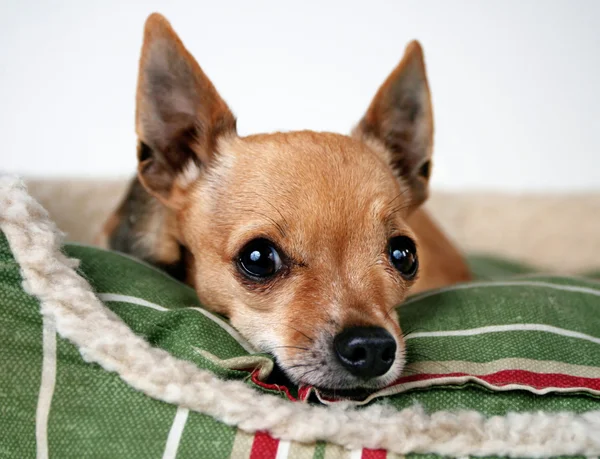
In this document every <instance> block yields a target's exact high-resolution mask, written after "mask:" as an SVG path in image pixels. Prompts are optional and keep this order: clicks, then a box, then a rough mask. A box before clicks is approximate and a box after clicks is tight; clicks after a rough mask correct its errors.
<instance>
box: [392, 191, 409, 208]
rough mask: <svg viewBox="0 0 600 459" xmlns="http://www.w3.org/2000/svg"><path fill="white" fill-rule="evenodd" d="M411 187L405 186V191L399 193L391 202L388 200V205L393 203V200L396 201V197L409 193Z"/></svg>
mask: <svg viewBox="0 0 600 459" xmlns="http://www.w3.org/2000/svg"><path fill="white" fill-rule="evenodd" d="M409 189H410V188H405V189H404V190H403V191H401V192H400V193H398V194H397V195H396V197H395V198H394V199H392V200H391V201H390V202H388V203H387V205H388V206H390V205H392V203H393V202H394V201H395V200H396V199H398V198H399V197H400V196H403V195H405V194H406V193H408V191H409Z"/></svg>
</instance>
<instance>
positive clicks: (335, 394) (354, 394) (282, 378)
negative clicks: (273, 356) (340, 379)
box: [265, 363, 385, 402]
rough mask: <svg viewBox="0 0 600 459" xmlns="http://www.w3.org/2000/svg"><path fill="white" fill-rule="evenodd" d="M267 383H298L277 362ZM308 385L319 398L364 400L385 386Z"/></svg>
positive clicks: (312, 399)
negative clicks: (336, 386) (337, 386)
mask: <svg viewBox="0 0 600 459" xmlns="http://www.w3.org/2000/svg"><path fill="white" fill-rule="evenodd" d="M265 382H266V383H267V384H271V385H276V386H280V387H288V388H289V387H295V386H297V385H298V384H297V383H295V382H294V381H292V380H291V379H290V377H289V376H288V375H287V373H286V372H285V371H284V370H283V368H282V367H281V366H280V365H278V364H277V363H276V364H275V366H274V367H273V371H272V372H271V374H270V375H269V377H268V378H267V380H266V381H265ZM310 387H312V388H313V389H315V390H316V391H317V392H318V393H319V395H320V397H321V398H325V399H344V400H357V401H358V400H364V399H366V398H367V397H369V396H370V395H371V394H373V393H375V392H377V391H378V390H381V389H382V388H383V387H385V386H377V387H372V388H367V387H353V388H337V389H336V388H332V387H324V386H319V385H318V384H310ZM309 400H310V401H313V402H317V401H318V399H317V398H316V395H315V393H314V392H313V393H312V395H311V399H309Z"/></svg>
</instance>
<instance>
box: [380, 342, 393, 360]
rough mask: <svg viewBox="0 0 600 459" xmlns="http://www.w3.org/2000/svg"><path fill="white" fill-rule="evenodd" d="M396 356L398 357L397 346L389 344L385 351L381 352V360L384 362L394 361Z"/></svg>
mask: <svg viewBox="0 0 600 459" xmlns="http://www.w3.org/2000/svg"><path fill="white" fill-rule="evenodd" d="M394 357H396V346H394V347H393V348H392V346H387V347H386V348H385V349H383V352H382V353H381V360H383V361H384V362H393V361H394Z"/></svg>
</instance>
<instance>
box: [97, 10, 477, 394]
mask: <svg viewBox="0 0 600 459" xmlns="http://www.w3.org/2000/svg"><path fill="white" fill-rule="evenodd" d="M136 104H137V106H136V131H137V135H138V138H139V141H138V147H137V158H138V169H137V176H136V178H135V179H134V180H133V181H132V183H131V185H130V187H129V190H128V192H127V194H126V197H125V198H124V200H123V201H122V203H121V204H120V206H119V207H118V208H117V210H116V211H115V212H114V214H113V215H112V216H111V217H110V218H109V220H108V221H107V223H106V225H105V227H104V230H103V231H104V232H103V234H104V237H105V239H106V240H107V242H108V245H109V247H110V248H112V249H115V250H118V251H122V252H126V253H128V254H131V255H134V256H136V257H138V258H141V259H143V260H145V261H147V262H149V263H151V264H153V265H155V266H157V267H159V268H161V269H163V270H165V271H166V272H168V273H170V274H171V275H172V276H174V277H176V278H178V279H180V280H182V281H184V282H186V283H188V284H190V285H192V286H193V287H194V288H195V289H196V291H197V293H198V297H199V299H200V301H201V302H202V304H204V305H205V306H206V307H207V308H209V309H211V310H212V311H215V312H216V313H220V314H223V315H225V316H227V317H228V318H229V319H230V321H231V323H232V325H233V326H234V327H236V328H237V329H238V330H239V331H240V333H242V335H244V336H245V338H247V339H248V340H249V342H250V343H252V344H253V345H254V346H255V347H256V348H257V349H260V350H261V351H264V352H268V353H271V354H272V355H273V356H274V357H275V359H276V361H277V363H278V365H279V367H280V368H281V370H282V371H283V372H284V373H285V375H286V376H287V377H288V378H289V379H290V380H291V381H292V382H294V383H296V384H303V385H312V386H315V387H318V388H322V389H329V390H331V389H333V390H352V389H356V388H362V389H378V388H381V387H384V386H386V385H388V384H389V383H391V382H393V381H394V380H396V379H397V378H398V377H399V376H400V374H401V372H402V370H403V367H404V366H405V360H406V352H405V344H404V339H403V332H402V330H401V328H400V324H399V320H398V316H397V314H396V312H395V311H396V309H395V308H396V306H397V305H400V304H401V303H402V302H403V300H404V299H405V298H406V297H407V295H408V294H409V293H414V292H417V291H422V290H425V289H430V288H435V287H442V286H445V285H449V284H453V283H457V282H462V281H466V280H468V279H469V270H468V267H467V265H466V263H465V260H464V259H463V257H462V256H461V254H460V252H459V251H458V250H457V249H456V248H455V247H454V246H453V244H452V243H451V242H450V241H449V239H448V238H447V237H446V236H445V235H444V234H443V232H442V231H441V230H440V229H439V228H438V227H437V226H436V225H435V223H434V222H433V221H432V219H431V218H430V217H429V215H428V214H427V213H426V212H425V211H424V210H423V209H422V207H421V205H422V204H423V203H424V202H425V200H426V199H427V196H428V183H429V178H430V174H431V170H432V162H431V155H432V148H433V112H432V106H431V95H430V91H429V86H428V81H427V76H426V71H425V64H424V58H423V52H422V49H421V46H420V45H419V43H418V42H416V41H413V42H411V43H410V44H409V45H408V46H407V48H406V50H405V54H404V57H403V58H402V60H401V62H400V63H399V65H398V66H397V67H396V68H395V70H393V72H392V73H391V75H390V76H389V77H388V78H387V80H385V82H384V83H383V85H382V86H381V87H380V88H379V90H378V91H377V93H376V94H375V97H374V98H373V101H372V103H371V104H370V106H369V107H368V109H367V111H366V113H365V114H364V116H363V118H362V119H361V120H360V121H359V122H358V124H357V126H356V127H355V128H354V130H353V131H352V133H351V135H340V134H334V133H325V132H312V131H298V132H285V133H273V134H259V135H251V136H247V137H241V136H239V135H238V134H237V133H236V118H235V117H234V115H233V114H232V112H231V110H230V109H229V107H228V106H227V104H226V103H225V101H224V100H223V99H222V98H221V96H220V95H219V94H218V92H217V90H216V89H215V87H214V86H213V84H212V83H211V81H210V80H209V79H208V78H207V76H206V75H205V73H204V72H203V71H202V69H201V68H200V66H199V65H198V64H197V62H196V61H195V60H194V58H193V57H192V55H191V54H190V53H189V52H188V51H187V49H186V48H185V47H184V45H183V43H182V42H181V40H180V39H179V37H178V36H177V35H176V33H175V32H174V30H173V28H172V27H171V25H170V24H169V22H168V21H167V20H166V19H165V18H164V17H163V16H161V15H159V14H156V13H155V14H152V15H151V16H150V17H149V18H148V19H147V21H146V24H145V30H144V40H143V46H142V52H141V59H140V63H139V77H138V86H137V98H136Z"/></svg>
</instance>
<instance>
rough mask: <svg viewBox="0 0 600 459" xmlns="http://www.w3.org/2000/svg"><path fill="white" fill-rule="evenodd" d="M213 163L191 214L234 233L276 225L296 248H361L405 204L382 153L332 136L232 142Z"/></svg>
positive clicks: (303, 135) (254, 138)
mask: <svg viewBox="0 0 600 459" xmlns="http://www.w3.org/2000/svg"><path fill="white" fill-rule="evenodd" d="M216 157H217V158H219V159H218V160H216V161H215V165H214V167H213V168H212V169H211V171H212V172H210V173H209V174H208V179H207V180H204V181H203V182H204V186H203V187H201V188H200V189H198V190H197V195H196V196H197V202H198V206H199V207H197V209H201V208H202V209H204V211H203V212H206V211H208V212H210V213H211V217H210V221H212V222H213V223H218V226H219V227H220V228H225V227H229V228H232V229H233V230H234V231H235V229H236V228H237V230H241V231H242V232H244V231H245V230H248V229H250V228H254V227H256V228H263V227H264V226H265V225H264V224H266V225H267V226H268V225H271V226H277V225H278V224H282V225H286V227H287V228H286V229H289V233H288V236H289V237H291V238H292V239H293V240H296V241H297V242H298V243H299V244H301V245H306V244H312V243H314V242H315V241H318V242H319V243H320V244H326V243H327V238H328V237H331V238H334V239H336V240H332V241H331V242H332V244H333V245H335V246H337V245H339V244H340V241H338V240H337V239H345V240H346V241H347V242H352V241H353V242H354V243H362V242H365V240H369V238H372V237H373V236H374V234H375V233H378V234H381V233H382V223H386V216H387V215H389V213H390V209H391V208H393V207H398V206H401V205H402V203H403V202H404V201H405V199H406V198H408V195H407V194H403V193H402V187H401V184H400V183H399V181H398V180H397V179H396V177H395V176H394V174H393V172H392V170H391V168H390V167H389V166H388V164H387V163H386V161H385V157H384V156H383V155H381V154H380V153H378V152H376V151H374V150H373V149H372V148H370V147H369V146H368V145H365V144H363V143H362V142H360V141H358V140H356V139H353V138H351V137H347V136H342V135H338V134H329V133H314V132H294V133H285V134H270V135H261V136H252V137H248V138H237V137H236V138H233V139H229V140H228V141H227V142H221V144H220V145H219V150H218V152H217V155H216ZM207 186H208V188H207ZM391 204H393V205H391ZM398 215H400V214H397V215H396V216H398ZM361 241H362V242H361Z"/></svg>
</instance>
